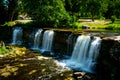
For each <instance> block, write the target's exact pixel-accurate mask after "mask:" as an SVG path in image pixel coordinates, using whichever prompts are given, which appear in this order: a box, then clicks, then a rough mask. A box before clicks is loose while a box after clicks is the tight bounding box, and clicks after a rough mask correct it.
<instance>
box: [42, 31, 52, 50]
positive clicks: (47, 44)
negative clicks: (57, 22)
mask: <svg viewBox="0 0 120 80" xmlns="http://www.w3.org/2000/svg"><path fill="white" fill-rule="evenodd" d="M53 37H54V31H53V30H46V31H45V32H44V34H43V41H42V49H43V51H51V49H52V43H53Z"/></svg>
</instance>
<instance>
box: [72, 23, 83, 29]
mask: <svg viewBox="0 0 120 80" xmlns="http://www.w3.org/2000/svg"><path fill="white" fill-rule="evenodd" d="M72 26H73V29H82V26H83V25H82V24H80V23H79V22H74V23H73V25H72Z"/></svg>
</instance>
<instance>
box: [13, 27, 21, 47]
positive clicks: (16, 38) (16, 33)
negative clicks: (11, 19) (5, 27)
mask: <svg viewBox="0 0 120 80" xmlns="http://www.w3.org/2000/svg"><path fill="white" fill-rule="evenodd" d="M11 44H18V45H21V44H22V28H21V27H16V28H14V30H13V39H12V43H11Z"/></svg>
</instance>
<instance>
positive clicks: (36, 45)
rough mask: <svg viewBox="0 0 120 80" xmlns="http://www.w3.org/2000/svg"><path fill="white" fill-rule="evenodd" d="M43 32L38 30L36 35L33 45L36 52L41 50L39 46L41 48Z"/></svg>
mask: <svg viewBox="0 0 120 80" xmlns="http://www.w3.org/2000/svg"><path fill="white" fill-rule="evenodd" d="M42 31H43V30H42V29H38V30H37V32H36V33H35V36H34V44H33V47H32V49H34V50H37V49H39V46H40V37H41V33H42Z"/></svg>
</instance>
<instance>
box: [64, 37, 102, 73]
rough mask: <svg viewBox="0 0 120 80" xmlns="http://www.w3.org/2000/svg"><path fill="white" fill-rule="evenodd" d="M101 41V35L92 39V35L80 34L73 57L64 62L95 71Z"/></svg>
mask: <svg viewBox="0 0 120 80" xmlns="http://www.w3.org/2000/svg"><path fill="white" fill-rule="evenodd" d="M100 43H101V39H100V38H99V37H95V38H94V39H91V38H90V36H84V35H81V36H78V38H77V41H76V44H75V47H74V50H73V52H72V56H71V58H70V59H69V60H65V61H64V62H65V63H66V65H67V66H70V67H72V68H74V69H77V70H82V71H86V72H94V68H95V64H96V58H97V56H98V54H99V49H100Z"/></svg>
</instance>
